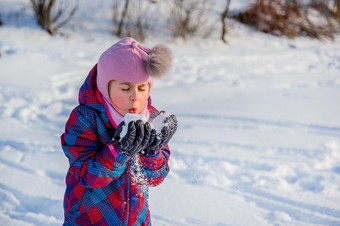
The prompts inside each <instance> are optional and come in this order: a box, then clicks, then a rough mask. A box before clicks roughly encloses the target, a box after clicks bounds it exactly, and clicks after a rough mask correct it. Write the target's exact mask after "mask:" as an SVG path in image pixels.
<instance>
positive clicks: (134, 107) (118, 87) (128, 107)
mask: <svg viewBox="0 0 340 226" xmlns="http://www.w3.org/2000/svg"><path fill="white" fill-rule="evenodd" d="M108 88H109V97H110V102H111V104H112V106H113V107H114V108H115V109H116V111H118V112H119V113H120V114H121V115H123V116H124V115H125V114H126V113H132V114H139V113H140V112H141V111H142V110H143V108H144V106H145V105H146V102H147V100H148V98H149V90H150V88H149V83H148V82H144V83H129V82H122V81H118V80H112V81H110V82H109V87H108Z"/></svg>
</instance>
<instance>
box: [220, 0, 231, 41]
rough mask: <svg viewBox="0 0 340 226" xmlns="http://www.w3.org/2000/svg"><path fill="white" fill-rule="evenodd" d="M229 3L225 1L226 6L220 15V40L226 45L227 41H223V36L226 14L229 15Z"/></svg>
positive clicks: (225, 30) (225, 26)
mask: <svg viewBox="0 0 340 226" xmlns="http://www.w3.org/2000/svg"><path fill="white" fill-rule="evenodd" d="M230 2H231V0H227V4H226V6H225V8H224V10H223V13H222V15H221V21H222V34H221V39H222V41H223V42H224V43H226V42H227V41H226V40H225V35H226V33H227V24H226V22H225V20H226V18H227V16H228V13H229V7H230Z"/></svg>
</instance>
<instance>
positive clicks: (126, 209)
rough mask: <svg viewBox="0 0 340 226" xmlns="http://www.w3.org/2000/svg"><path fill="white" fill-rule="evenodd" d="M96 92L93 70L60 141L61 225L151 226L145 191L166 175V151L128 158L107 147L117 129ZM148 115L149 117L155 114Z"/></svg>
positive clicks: (167, 156)
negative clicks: (63, 163)
mask: <svg viewBox="0 0 340 226" xmlns="http://www.w3.org/2000/svg"><path fill="white" fill-rule="evenodd" d="M105 108H106V106H105V105H104V102H103V99H102V97H101V95H100V93H99V91H98V90H97V87H96V66H95V67H94V68H93V69H92V70H91V72H90V74H89V75H88V77H87V78H86V80H85V82H84V84H83V85H82V86H81V88H80V91H79V105H78V106H77V107H76V108H75V109H74V110H73V111H72V113H71V115H70V117H69V119H68V121H67V123H66V126H65V133H64V134H62V136H61V144H62V148H63V150H64V153H65V155H66V157H67V158H68V160H69V164H70V168H69V170H68V172H67V175H66V192H65V197H64V210H65V222H64V225H81V226H84V225H136V226H137V225H151V223H150V211H149V207H148V187H149V186H156V185H158V184H160V183H161V182H162V181H163V180H164V178H165V177H166V175H167V174H168V172H169V167H168V159H169V156H170V150H169V149H168V146H166V147H164V148H163V149H161V150H157V151H149V152H148V154H147V155H145V156H144V155H140V154H138V155H137V156H135V157H133V158H130V157H127V156H125V155H124V154H123V153H122V152H121V151H120V150H119V149H118V148H115V146H114V145H112V142H111V140H112V137H113V134H114V132H115V128H116V127H117V125H116V124H115V122H113V120H112V119H111V120H110V119H109V117H108V114H107V112H108V111H106V109H105ZM148 110H149V112H150V115H151V117H150V118H153V117H155V115H156V114H157V110H156V109H155V108H153V107H152V106H151V103H150V99H149V102H148Z"/></svg>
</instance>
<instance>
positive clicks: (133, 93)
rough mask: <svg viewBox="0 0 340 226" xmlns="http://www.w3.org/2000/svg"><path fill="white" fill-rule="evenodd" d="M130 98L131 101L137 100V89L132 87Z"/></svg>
mask: <svg viewBox="0 0 340 226" xmlns="http://www.w3.org/2000/svg"><path fill="white" fill-rule="evenodd" d="M130 99H131V101H137V100H138V91H137V90H136V89H134V90H133V91H132V93H131V96H130Z"/></svg>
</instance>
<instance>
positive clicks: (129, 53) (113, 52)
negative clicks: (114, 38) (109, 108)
mask: <svg viewBox="0 0 340 226" xmlns="http://www.w3.org/2000/svg"><path fill="white" fill-rule="evenodd" d="M171 62H172V56H171V52H170V50H169V49H168V48H167V47H165V46H163V45H157V46H155V47H154V48H152V49H149V48H148V47H146V46H143V45H141V44H140V43H138V42H137V41H136V40H134V39H132V38H129V37H127V38H123V39H122V40H120V41H119V42H117V43H115V44H114V45H113V46H111V47H110V48H108V49H107V50H106V51H105V52H104V53H103V54H102V55H101V56H100V58H99V60H98V64H97V87H98V89H99V91H100V93H101V94H102V95H103V96H104V97H105V98H106V99H107V100H109V95H108V84H109V82H110V81H111V80H119V81H123V82H131V83H142V82H149V83H150V87H152V84H153V78H162V77H164V76H165V75H166V73H167V72H168V71H169V70H170V68H171Z"/></svg>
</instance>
